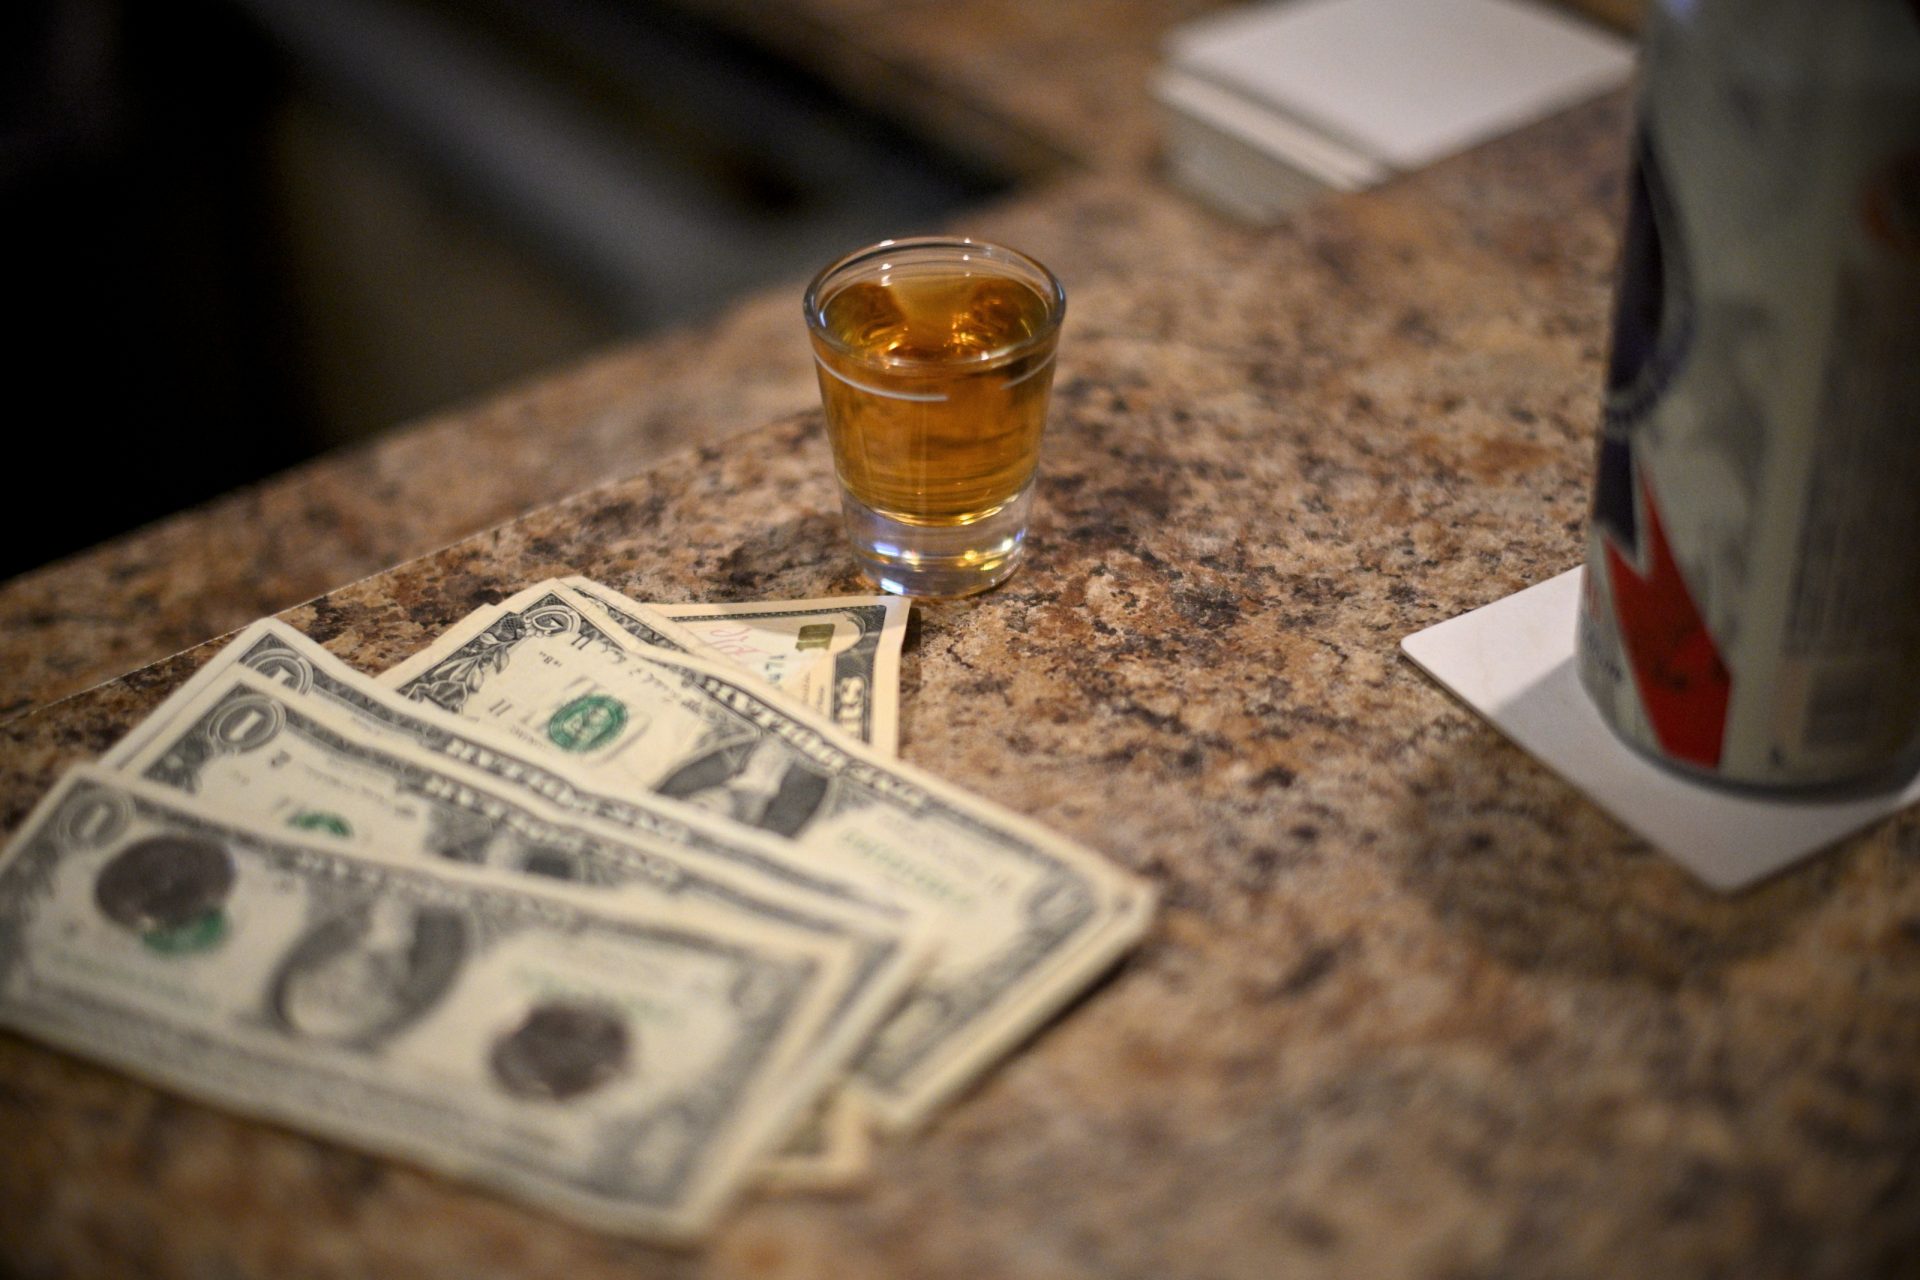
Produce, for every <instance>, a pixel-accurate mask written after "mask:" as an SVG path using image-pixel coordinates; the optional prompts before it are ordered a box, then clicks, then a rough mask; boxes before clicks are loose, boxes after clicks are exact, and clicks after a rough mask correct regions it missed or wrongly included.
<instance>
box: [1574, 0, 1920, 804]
mask: <svg viewBox="0 0 1920 1280" xmlns="http://www.w3.org/2000/svg"><path fill="white" fill-rule="evenodd" d="M1648 16H1649V20H1650V26H1649V30H1648V35H1647V42H1646V45H1645V51H1644V60H1643V68H1642V75H1643V79H1642V86H1641V101H1640V110H1639V125H1638V129H1637V131H1636V136H1635V142H1634V151H1635V154H1634V170H1633V177H1632V181H1631V191H1630V203H1629V209H1628V215H1627V228H1626V236H1625V241H1624V244H1623V248H1622V258H1621V267H1620V275H1619V280H1618V285H1617V291H1616V295H1615V310H1614V329H1613V340H1612V349H1611V357H1610V360H1609V363H1608V369H1607V388H1606V395H1605V405H1604V413H1603V422H1602V428H1601V440H1600V449H1599V461H1598V465H1597V468H1596V479H1595V485H1594V499H1593V513H1592V519H1591V521H1590V525H1589V532H1588V540H1587V562H1586V574H1585V584H1584V588H1583V591H1582V600H1581V611H1580V621H1579V633H1578V655H1579V656H1578V662H1579V669H1580V677H1581V681H1582V683H1583V684H1584V685H1585V686H1586V689H1587V691H1588V692H1589V694H1590V695H1591V696H1592V698H1593V700H1594V702H1595V704H1596V705H1597V706H1598V708H1599V711H1600V713H1601V715H1602V716H1603V717H1604V718H1605V720H1606V721H1607V722H1608V723H1609V724H1610V725H1611V726H1612V727H1613V729H1614V730H1615V732H1616V733H1618V734H1619V735H1620V736H1621V737H1622V738H1624V739H1625V740H1626V741H1627V742H1628V743H1630V744H1632V745H1633V746H1635V747H1638V748H1640V749H1641V750H1643V751H1645V752H1646V753H1648V754H1650V755H1652V756H1654V757H1656V758H1658V759H1660V760H1662V761H1665V762H1667V763H1669V764H1671V765H1674V766H1677V767H1679V768H1681V769H1683V770H1687V771H1690V772H1694V773H1698V774H1703V775H1707V776H1709V777H1712V778H1716V779H1721V780H1724V781H1727V782H1733V783H1746V784H1755V785H1759V786H1767V787H1803V786H1820V785H1826V784H1834V783H1842V782H1847V781H1850V780H1859V779H1866V778H1871V777H1873V776H1875V775H1877V774H1882V773H1886V772H1888V771H1900V770H1903V769H1905V768H1906V767H1907V762H1908V761H1909V760H1910V759H1912V758H1914V755H1915V753H1916V752H1917V751H1920V2H1916V0H1826V2H1825V3H1820V4H1808V3H1805V0H1665V2H1664V3H1661V4H1656V5H1655V6H1653V7H1652V9H1651V10H1650V12H1649V15H1648Z"/></svg>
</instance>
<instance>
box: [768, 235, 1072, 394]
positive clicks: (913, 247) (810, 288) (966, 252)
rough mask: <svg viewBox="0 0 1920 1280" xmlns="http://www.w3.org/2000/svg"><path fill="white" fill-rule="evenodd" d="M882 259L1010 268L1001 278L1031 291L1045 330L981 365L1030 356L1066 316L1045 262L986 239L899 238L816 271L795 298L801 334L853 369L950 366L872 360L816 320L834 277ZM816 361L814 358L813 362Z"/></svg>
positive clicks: (1062, 290) (1063, 295)
mask: <svg viewBox="0 0 1920 1280" xmlns="http://www.w3.org/2000/svg"><path fill="white" fill-rule="evenodd" d="M887 254H910V255H913V256H914V257H915V258H916V259H918V260H934V261H937V260H939V258H940V257H941V255H943V254H944V255H951V256H954V257H957V258H958V259H959V260H961V261H971V260H972V259H973V258H975V257H978V258H979V259H981V260H983V261H985V262H988V263H992V264H995V265H997V266H1001V267H1007V268H1013V270H1010V271H1004V272H1002V273H1001V274H1003V275H1006V276H1008V277H1010V278H1013V279H1018V280H1020V281H1022V283H1025V284H1028V285H1031V286H1033V287H1034V292H1035V293H1037V294H1038V295H1039V297H1040V301H1041V304H1042V305H1043V306H1044V307H1045V308H1046V320H1045V326H1044V327H1043V328H1042V329H1041V330H1040V332H1038V333H1035V334H1034V335H1033V336H1031V337H1029V338H1026V339H1023V340H1022V341H1020V342H1018V343H1015V344H1013V345H1011V346H1008V347H1005V348H1003V349H1001V350H998V351H995V352H993V353H992V354H991V355H990V356H989V357H987V358H985V359H983V360H982V361H981V362H980V363H981V364H998V363H1001V362H1003V361H1006V360H1010V359H1014V358H1016V357H1018V356H1019V355H1022V354H1024V353H1025V352H1028V351H1031V350H1032V349H1033V348H1034V347H1036V346H1038V345H1039V344H1041V343H1044V342H1048V341H1051V340H1052V339H1053V338H1054V337H1055V336H1057V335H1058V334H1059V332H1060V325H1061V322H1062V321H1063V320H1065V319H1066V314H1067V289H1066V286H1065V285H1063V284H1061V283H1060V277H1058V276H1056V275H1054V274H1053V272H1052V271H1051V270H1049V269H1048V267H1047V266H1046V264H1045V263H1043V262H1041V261H1040V260H1039V259H1037V258H1033V257H1030V256H1029V255H1027V254H1024V253H1021V252H1020V251H1019V250H1018V249H1010V248H1008V247H1007V246H1006V245H1003V244H995V243H994V242H993V241H991V240H976V239H974V238H973V237H971V236H902V237H900V238H899V239H892V240H880V241H876V242H875V243H873V244H870V245H867V246H866V247H864V248H860V249H855V250H854V251H853V252H852V253H849V254H847V255H845V256H844V257H841V258H838V259H836V260H834V261H833V262H830V263H828V264H827V265H826V266H825V267H822V268H821V269H820V272H819V274H818V275H816V276H814V278H813V280H812V281H811V282H810V283H809V284H808V285H807V291H806V293H805V294H804V295H803V296H802V298H801V310H802V311H803V312H804V313H805V315H806V320H807V331H808V333H810V334H811V335H812V336H813V337H814V338H815V339H817V340H818V341H820V342H822V343H824V344H826V346H828V347H829V348H831V349H832V350H833V352H834V353H835V354H836V355H841V356H845V357H846V358H848V359H849V360H852V361H854V362H856V363H858V364H863V365H867V366H870V367H873V368H885V369H936V368H948V367H951V362H949V361H940V360H925V359H914V358H910V357H901V356H881V357H877V358H876V357H875V356H873V355H872V354H870V353H867V352H863V351H860V350H858V349H857V348H855V347H852V346H849V345H848V344H847V343H845V342H842V341H841V340H840V339H838V338H836V337H835V336H834V335H833V334H832V333H831V332H830V331H829V330H828V329H827V327H826V324H825V321H824V318H823V317H822V315H821V307H822V306H823V305H824V303H825V302H826V300H827V298H828V297H830V296H831V294H827V293H825V291H826V290H827V289H828V288H829V286H831V285H832V284H833V283H835V280H836V277H840V276H844V275H846V274H848V273H850V272H851V271H852V270H854V269H855V268H857V267H860V266H863V265H865V264H866V263H868V262H870V261H872V260H873V259H875V258H879V257H884V256H885V255H887ZM817 358H818V357H816V359H817Z"/></svg>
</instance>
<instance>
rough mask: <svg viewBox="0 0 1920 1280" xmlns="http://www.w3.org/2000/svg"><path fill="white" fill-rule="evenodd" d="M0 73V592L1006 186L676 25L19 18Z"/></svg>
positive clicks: (27, 2) (129, 14) (589, 6)
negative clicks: (2, 458) (3, 394)
mask: <svg viewBox="0 0 1920 1280" xmlns="http://www.w3.org/2000/svg"><path fill="white" fill-rule="evenodd" d="M0 68H3V69H4V74H3V75H0V218H4V219H5V224H4V226H5V232H6V234H5V239H4V241H0V243H4V245H5V249H4V252H5V255H6V262H7V270H6V273H5V274H6V278H7V280H8V281H9V283H10V284H11V285H12V287H11V288H10V289H9V290H8V292H9V294H10V295H11V296H12V299H13V302H14V304H15V305H14V313H15V315H16V317H17V318H18V320H19V322H20V329H19V330H18V332H20V333H21V335H22V336H20V337H17V338H15V339H12V340H10V342H11V344H12V351H11V354H10V357H9V359H8V361H7V367H8V368H9V369H10V370H11V371H12V375H13V377H12V381H13V386H12V387H10V388H9V389H8V399H9V401H10V403H11V404H13V405H14V410H13V414H14V417H15V420H16V422H17V423H18V426H17V428H16V430H15V431H14V432H12V433H11V436H12V439H13V440H14V441H15V446H14V447H15V455H14V456H15V464H14V468H13V474H14V476H15V477H16V480H15V489H16V494H17V495H19V496H17V497H16V500H15V501H14V502H13V503H11V504H9V507H8V509H9V511H10V514H9V515H8V517H7V527H6V529H5V530H4V534H5V536H4V538H0V578H4V577H8V576H12V575H13V574H16V573H19V572H21V571H24V570H26V569H28V568H31V567H33V566H35V565H38V564H40V563H43V562H44V561H46V560H48V559H51V558H54V557H57V556H60V555H63V554H66V553H68V552H71V551H74V550H78V549H80V548H83V547H86V546H88V545H91V544H92V543H94V542H97V541H99V540H101V539H103V538H106V537H110V536H112V535H114V534H116V533H119V532H122V531H124V530H127V529H130V528H133V527H135V526H136V525H139V524H142V523H145V522H147V521H149V520H152V519H155V518H157V517H160V516H163V515H166V514H168V513H170V512H172V511H176V510H179V509H180V508H182V507H185V506H190V505H192V504H194V503H196V502H199V501H202V500H204V499H206V498H208V497H211V496H213V495H215V494H218V493H221V492H224V491H226V490H228V489H231V488H233V487H234V486H236V485H240V484H244V483H246V482H248V481H250V480H253V479H256V478H259V477H261V476H264V475H266V474H269V473H271V472H273V471H276V470H279V469H281V468H283V467H286V466H289V465H291V464H293V463H296V462H298V461H300V460H302V459H303V458H307V457H310V456H312V455H314V454H315V453H318V452H321V451H323V450H325V449H328V448H332V447H334V446H337V445H341V444H345V443H348V442H351V441H355V440H361V439H365V438H367V437H368V436H370V435H372V434H374V433H377V432H380V431H383V430H386V429H389V428H392V427H394V426H397V425H400V424H402V423H404V422H405V421H407V420H409V419H412V418H416V417H418V416H420V415H422V414H425V413H428V412H430V411H433V410H435V409H439V408H442V407H446V406H448V405H450V404H453V403H455V402H458V401H462V400H466V399H470V398H472V397H475V396H477V395H480V394H482V393H484V392H486V391H488V390H490V389H493V388H496V387H499V386H502V385H505V384H509V383H512V382H515V381H518V380H521V379H524V378H525V377H527V376H528V375H530V374H532V373H534V372H536V371H539V370H544V369H549V368H552V367H554V366H556V365H558V364H560V363H562V362H564V361H566V360H568V359H570V358H573V357H576V356H579V355H581V354H583V353H585V352H587V351H590V350H592V349H594V348H596V347H599V346H604V345H606V344H609V343H611V342H614V341H616V340H618V339H622V338H626V337H631V336H637V335H640V334H643V333H646V332H648V331H650V330H655V329H658V328H660V327H663V326H668V325H673V324H678V323H682V322H685V321H689V320H693V319H697V318H699V317H701V316H703V315H707V314H710V313H712V312H714V311H715V310H716V309H718V308H720V307H721V306H722V305H723V304H724V303H725V302H727V301H728V300H729V299H731V298H734V297H737V296H738V295H739V294H740V293H742V292H743V291H746V290H750V289H752V288H754V287H756V286H758V285H762V284H766V283H770V282H772V281H775V280H782V279H797V278H800V277H803V276H804V275H805V274H806V273H808V272H809V271H810V270H812V269H813V268H816V267H818V266H820V265H822V264H824V263H825V262H826V261H827V260H828V259H830V258H832V257H834V256H836V255H837V254H839V253H841V252H844V251H846V250H848V249H850V248H853V247H855V246H857V245H859V244H862V243H865V242H867V241H869V240H872V239H876V238H878V237H880V236H883V235H898V234H901V232H902V230H903V229H904V230H912V229H920V228H927V227H930V226H932V225H934V224H935V223H937V222H938V221H939V220H940V219H941V218H942V217H943V215H945V214H947V213H949V212H951V211H952V210H954V209H956V208H958V207H960V206H962V205H965V204H968V203H971V202H974V201H977V200H979V199H982V198H984V197H987V196H989V195H992V194H994V193H995V192H996V191H998V190H1001V189H1003V188H1004V187H1005V186H1006V185H1007V184H1008V178H1007V176H1006V175H1003V174H996V173H992V172H988V171H986V170H985V169H983V168H981V167H979V166H978V165H977V164H974V163H971V162H968V161H965V160H962V159H961V158H959V157H957V156H954V155H951V154H943V153H941V152H939V151H938V150H937V149H935V148H933V147H931V146H930V145H928V144H927V143H926V142H925V141H924V140H921V139H917V138H912V137H908V136H906V135H905V134H903V133H902V132H900V131H899V130H898V129H897V128H896V127H894V126H892V125H890V124H889V123H888V122H886V121H884V120H880V119H877V118H875V117H873V116H871V115H868V114H864V113H862V112H861V111H860V110H858V109H856V108H855V107H854V106H852V105H851V104H849V103H848V102H847V101H845V100H843V99H842V98H839V97H837V96H835V95H834V94H833V93H832V92H830V91H829V90H828V89H827V88H826V87H825V86H823V85H821V84H820V83H817V82H815V81H813V80H810V79H809V78H807V77H806V76H804V75H802V74H800V73H798V72H797V71H795V70H794V69H793V68H791V67H789V66H786V65H783V64H782V63H780V62H779V61H778V60H777V59H775V58H773V57H771V56H769V55H768V54H767V53H766V52H764V51H762V50H760V49H758V48H756V47H753V46H750V45H748V44H745V43H742V42H741V41H740V40H739V39H738V38H735V37H732V36H729V35H726V34H723V33H721V32H719V31H717V30H714V29H711V28H709V27H707V26H705V25H703V24H702V23H701V22H700V21H699V20H698V19H697V18H696V17H694V16H693V15H691V14H690V13H688V12H686V11H683V10H681V9H679V8H676V7H675V6H674V5H673V4H671V3H654V4H649V3H645V2H644V0H627V2H625V3H622V2H620V0H548V2H545V3H538V4H515V3H512V2H511V0H470V2H469V3H464V4H456V3H452V2H451V0H181V2H180V3H175V4H168V5H142V4H137V3H132V2H130V0H17V2H16V3H15V4H13V5H9V6H7V8H6V16H4V17H0ZM796 323H798V321H797V319H796ZM30 406H37V407H30ZM33 488H40V489H43V490H44V489H55V488H57V489H58V491H59V492H61V493H62V495H63V496H62V499H61V500H60V501H59V502H58V503H46V502H42V503H30V502H29V501H28V500H27V499H26V498H25V496H24V495H25V494H26V493H27V492H29V491H30V490H31V489H33ZM29 507H39V508H42V509H41V510H30V509H29Z"/></svg>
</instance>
